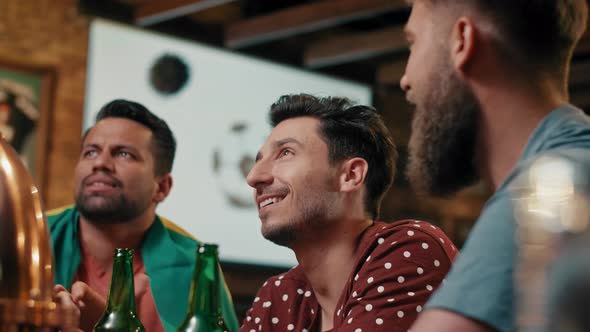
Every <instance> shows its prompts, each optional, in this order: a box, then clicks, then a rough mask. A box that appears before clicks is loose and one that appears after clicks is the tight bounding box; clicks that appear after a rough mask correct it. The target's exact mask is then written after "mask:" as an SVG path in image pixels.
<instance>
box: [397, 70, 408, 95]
mask: <svg viewBox="0 0 590 332" xmlns="http://www.w3.org/2000/svg"><path fill="white" fill-rule="evenodd" d="M399 86H400V87H401V88H402V90H403V91H404V92H408V90H410V82H409V81H408V75H406V73H405V72H404V74H403V75H402V78H401V79H400V80H399Z"/></svg>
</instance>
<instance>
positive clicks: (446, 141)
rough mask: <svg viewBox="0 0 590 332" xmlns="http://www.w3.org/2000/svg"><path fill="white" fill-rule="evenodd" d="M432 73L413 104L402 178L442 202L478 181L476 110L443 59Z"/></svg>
mask: <svg viewBox="0 0 590 332" xmlns="http://www.w3.org/2000/svg"><path fill="white" fill-rule="evenodd" d="M441 54H445V53H444V52H441ZM436 69H438V71H437V72H436V74H435V75H432V76H433V77H432V78H431V80H430V82H434V83H432V84H431V86H430V87H426V89H424V91H426V94H425V95H424V96H423V97H422V98H420V99H421V100H416V112H415V115H414V119H413V121H412V135H411V137H410V142H409V146H408V148H409V161H408V167H407V169H406V175H407V177H408V179H409V181H410V183H411V185H412V187H413V188H414V190H416V191H417V192H418V193H420V194H427V195H433V196H439V197H446V196H449V195H451V194H453V193H455V192H457V191H458V190H460V189H461V188H463V187H465V186H468V185H470V184H473V183H475V182H476V181H477V180H478V179H479V171H478V162H477V153H476V148H477V140H478V135H477V132H478V123H479V115H480V112H481V108H480V106H479V102H478V100H477V97H476V96H475V94H474V93H473V91H472V90H471V89H470V88H469V87H468V86H467V85H466V84H465V83H464V82H463V81H461V80H460V79H459V78H458V77H457V75H456V74H455V72H454V71H453V69H452V66H451V65H450V60H449V59H448V57H447V58H446V59H445V58H444V57H442V59H441V62H440V63H439V66H438V68H436Z"/></svg>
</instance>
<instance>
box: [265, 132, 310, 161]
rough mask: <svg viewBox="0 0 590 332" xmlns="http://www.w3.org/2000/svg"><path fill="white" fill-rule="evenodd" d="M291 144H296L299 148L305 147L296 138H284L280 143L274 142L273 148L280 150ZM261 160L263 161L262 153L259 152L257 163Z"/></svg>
mask: <svg viewBox="0 0 590 332" xmlns="http://www.w3.org/2000/svg"><path fill="white" fill-rule="evenodd" d="M290 143H293V144H295V145H298V146H303V143H301V142H300V141H299V140H297V139H296V138H293V137H288V138H283V139H280V140H278V141H274V142H273V143H272V148H273V149H274V150H277V149H279V148H280V147H281V146H283V145H285V144H290ZM260 159H262V152H260V151H258V153H256V159H255V161H259V160H260Z"/></svg>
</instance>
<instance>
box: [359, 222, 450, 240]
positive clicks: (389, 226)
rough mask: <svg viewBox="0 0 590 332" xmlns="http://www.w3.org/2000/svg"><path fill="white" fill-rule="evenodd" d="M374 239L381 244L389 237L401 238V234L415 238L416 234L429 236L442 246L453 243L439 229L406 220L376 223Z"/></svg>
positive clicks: (425, 223)
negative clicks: (382, 240)
mask: <svg viewBox="0 0 590 332" xmlns="http://www.w3.org/2000/svg"><path fill="white" fill-rule="evenodd" d="M372 233H373V234H370V235H373V238H374V239H376V241H378V242H380V241H381V240H380V239H384V240H385V238H387V237H399V236H400V233H401V234H402V235H403V234H405V236H407V237H414V236H415V235H416V234H421V235H425V236H428V237H430V238H432V239H434V240H436V241H439V242H441V243H442V244H445V243H447V242H448V243H451V242H450V240H448V241H447V239H448V237H447V235H446V234H445V232H444V231H443V230H442V229H440V228H439V227H437V226H435V225H433V224H431V223H429V222H426V221H421V220H414V219H404V220H398V221H394V222H391V223H385V222H381V221H377V222H375V225H374V227H373V231H372Z"/></svg>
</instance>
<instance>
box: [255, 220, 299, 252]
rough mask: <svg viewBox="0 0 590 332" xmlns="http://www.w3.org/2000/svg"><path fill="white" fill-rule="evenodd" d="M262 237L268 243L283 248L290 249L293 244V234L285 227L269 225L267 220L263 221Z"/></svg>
mask: <svg viewBox="0 0 590 332" xmlns="http://www.w3.org/2000/svg"><path fill="white" fill-rule="evenodd" d="M262 236H263V237H264V238H265V239H267V240H268V241H270V242H272V243H274V244H277V245H279V246H283V247H290V245H291V243H292V242H293V232H292V230H290V229H288V228H287V227H281V226H279V225H271V224H270V221H269V220H266V224H265V221H263V224H262Z"/></svg>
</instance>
